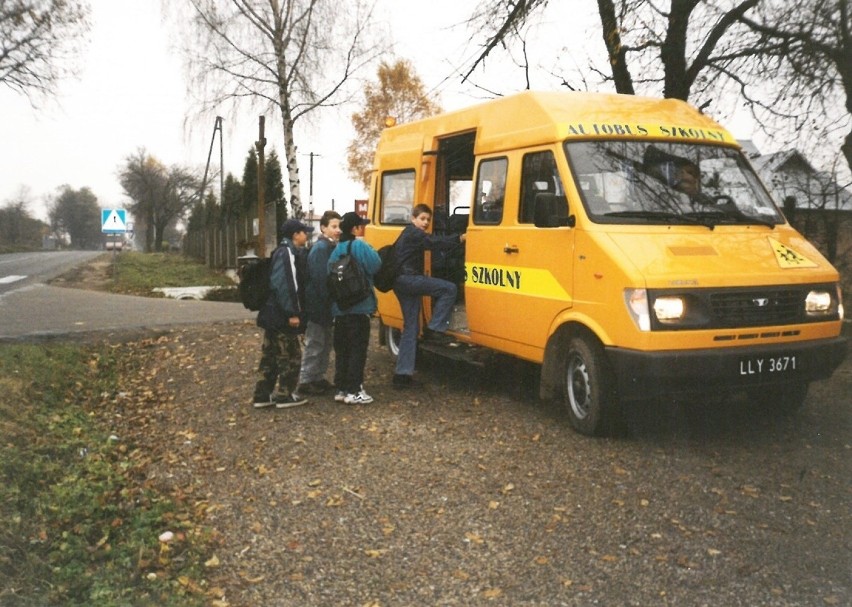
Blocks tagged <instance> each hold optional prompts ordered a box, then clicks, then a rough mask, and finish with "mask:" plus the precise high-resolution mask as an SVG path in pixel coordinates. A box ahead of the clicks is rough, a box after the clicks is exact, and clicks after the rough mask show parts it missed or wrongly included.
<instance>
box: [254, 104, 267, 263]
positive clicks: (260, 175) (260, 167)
mask: <svg viewBox="0 0 852 607" xmlns="http://www.w3.org/2000/svg"><path fill="white" fill-rule="evenodd" d="M264 122H265V117H264V116H260V117H259V118H258V139H257V142H255V147H256V148H257V248H258V251H257V256H258V257H266V231H265V230H264V223H265V222H266V179H265V178H264V164H265V162H266V161H265V159H264V152H263V149H264V148H265V147H266V137H264V132H263V127H264Z"/></svg>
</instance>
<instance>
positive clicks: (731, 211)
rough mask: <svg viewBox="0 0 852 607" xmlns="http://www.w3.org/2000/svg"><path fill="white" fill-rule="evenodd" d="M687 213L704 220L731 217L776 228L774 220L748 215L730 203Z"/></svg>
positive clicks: (742, 221)
mask: <svg viewBox="0 0 852 607" xmlns="http://www.w3.org/2000/svg"><path fill="white" fill-rule="evenodd" d="M686 215H687V216H689V217H694V218H696V219H701V220H704V221H713V220H714V218H729V219H735V220H736V221H737V222H739V223H756V224H758V225H762V226H766V227H767V228H770V229H775V223H774V222H772V221H770V220H768V219H763V218H761V217H755V216H753V215H746V214H745V213H743V212H742V211H740V210H739V209H738V208H737V207H734V206H730V205H723V206H719V207H715V210H713V211H694V212H692V213H686Z"/></svg>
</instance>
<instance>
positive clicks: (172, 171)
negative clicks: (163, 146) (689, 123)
mask: <svg viewBox="0 0 852 607" xmlns="http://www.w3.org/2000/svg"><path fill="white" fill-rule="evenodd" d="M119 182H120V183H121V187H122V188H123V189H124V192H125V194H127V196H128V197H130V199H131V200H133V204H131V205H129V209H130V212H131V213H133V215H134V217H135V218H136V224H137V226H139V225H141V226H142V229H144V231H145V250H146V251H152V250H153V251H162V250H163V241H164V238H165V234H166V229H167V228H169V227H170V226H171V225H173V224H174V223H175V222H176V221H177V220H178V219H181V218H183V217H184V216H185V215H186V213H187V212H188V211H189V209H190V208H191V207H192V206H193V204H194V203H195V202H196V200H197V199H198V193H199V191H200V186H201V180H200V179H199V178H198V176H197V175H195V174H194V173H193V172H192V171H190V170H189V169H185V168H183V167H179V166H172V167H170V168H167V167H165V166H164V165H163V164H162V163H160V161H159V160H157V159H156V158H154V157H153V156H151V155H149V154H148V153H147V152H146V151H145V150H144V149H140V150H138V151H137V152H136V153H135V154H133V155H131V156H128V157H127V158H126V159H125V162H124V166H123V167H122V168H121V169H120V171H119Z"/></svg>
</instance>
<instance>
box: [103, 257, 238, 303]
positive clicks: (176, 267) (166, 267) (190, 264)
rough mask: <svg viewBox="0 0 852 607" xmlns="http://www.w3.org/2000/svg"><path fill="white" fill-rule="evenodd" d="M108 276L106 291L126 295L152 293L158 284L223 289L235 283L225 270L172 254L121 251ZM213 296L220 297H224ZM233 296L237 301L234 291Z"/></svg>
mask: <svg viewBox="0 0 852 607" xmlns="http://www.w3.org/2000/svg"><path fill="white" fill-rule="evenodd" d="M110 275H111V277H112V281H111V285H110V287H109V290H110V291H112V292H114V293H124V294H129V295H146V296H151V294H152V290H153V289H155V288H157V287H187V286H213V287H223V289H224V288H226V287H233V286H234V282H233V281H232V280H231V279H230V278H228V276H226V275H225V274H224V273H222V272H219V271H216V270H211V269H210V268H208V267H207V266H205V265H204V264H202V263H198V262H197V261H194V260H192V259H189V258H188V257H185V256H183V255H178V254H174V253H139V252H136V251H126V252H123V253H121V254H120V255H117V256H116V257H115V263H114V264H111V265H110ZM231 290H232V291H235V289H231ZM217 293H219V291H217ZM215 298H216V299H217V300H219V299H222V298H223V296H221V295H217V296H216V297H215ZM233 299H234V300H236V293H234V294H233Z"/></svg>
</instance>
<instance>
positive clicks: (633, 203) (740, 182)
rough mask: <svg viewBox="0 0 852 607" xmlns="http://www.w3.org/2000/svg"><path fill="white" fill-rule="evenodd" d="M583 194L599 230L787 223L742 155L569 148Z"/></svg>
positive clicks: (665, 147) (702, 149)
mask: <svg viewBox="0 0 852 607" xmlns="http://www.w3.org/2000/svg"><path fill="white" fill-rule="evenodd" d="M564 146H565V154H566V155H567V157H568V162H569V163H570V165H571V168H572V170H573V172H574V179H575V181H576V185H577V190H578V191H579V192H580V194H581V196H582V199H583V204H584V205H585V207H586V211H587V213H588V214H589V216H590V217H591V219H592V221H595V222H597V223H632V224H636V223H659V224H671V223H677V224H699V225H706V226H707V227H708V228H710V229H713V227H715V226H716V225H730V224H760V225H766V226H768V227H773V226H775V225H777V224H779V223H783V222H784V218H783V216H782V215H781V213H780V212H779V211H778V209H777V207H776V206H775V204H774V203H773V202H772V199H771V198H770V197H769V194H768V193H767V192H766V190H765V189H764V187H763V186H762V184H761V183H760V181H759V180H758V178H757V176H756V175H755V174H754V172H753V171H752V169H751V167H750V166H749V165H748V163H747V162H746V161H745V159H744V158H743V156H742V155H741V154H740V153H739V152H738V151H737V150H734V149H731V148H724V147H719V146H711V145H699V144H689V143H661V142H656V141H655V142H646V141H626V140H623V139H622V140H612V141H609V140H604V141H582V142H575V141H569V142H566V143H565V144H564Z"/></svg>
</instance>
